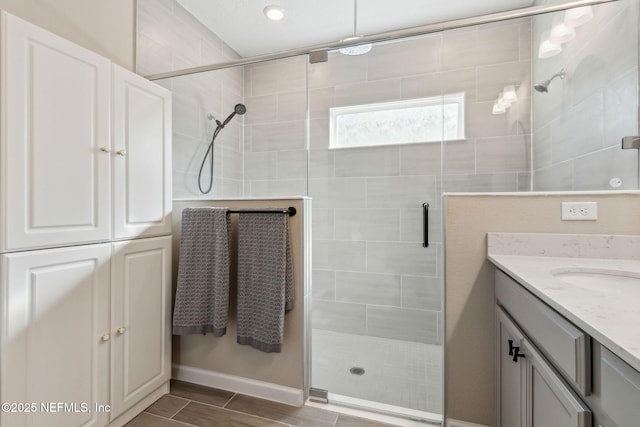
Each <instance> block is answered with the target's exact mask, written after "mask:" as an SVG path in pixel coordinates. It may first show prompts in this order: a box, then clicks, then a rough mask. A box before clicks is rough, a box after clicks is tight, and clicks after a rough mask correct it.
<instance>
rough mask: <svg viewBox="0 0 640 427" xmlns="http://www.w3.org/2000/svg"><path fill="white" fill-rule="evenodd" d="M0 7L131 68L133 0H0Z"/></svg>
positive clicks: (133, 26) (134, 6)
mask: <svg viewBox="0 0 640 427" xmlns="http://www.w3.org/2000/svg"><path fill="white" fill-rule="evenodd" d="M0 9H4V10H6V11H7V12H9V13H11V14H13V15H16V16H19V17H20V18H22V19H25V20H27V21H29V22H31V23H33V24H36V25H38V26H40V27H42V28H44V29H46V30H49V31H51V32H53V33H55V34H57V35H59V36H61V37H64V38H66V39H69V40H71V41H72V42H74V43H77V44H79V45H80V46H83V47H86V48H87V49H90V50H92V51H94V52H97V53H99V54H100V55H103V56H105V57H107V58H109V59H110V60H112V61H113V62H115V63H116V64H118V65H120V66H122V67H124V68H127V69H129V70H132V71H133V70H134V65H135V31H136V30H135V29H136V1H135V0H108V1H104V0H0Z"/></svg>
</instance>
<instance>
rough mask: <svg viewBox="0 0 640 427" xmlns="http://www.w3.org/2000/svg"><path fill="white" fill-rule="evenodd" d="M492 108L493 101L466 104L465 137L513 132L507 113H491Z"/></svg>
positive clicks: (502, 134) (509, 133) (480, 136)
mask: <svg viewBox="0 0 640 427" xmlns="http://www.w3.org/2000/svg"><path fill="white" fill-rule="evenodd" d="M497 95H498V94H496V98H497ZM492 109H493V101H489V102H477V103H471V104H467V111H466V116H465V120H466V122H467V135H466V137H467V138H483V137H490V136H506V135H511V134H513V133H515V130H513V121H512V120H510V118H509V115H508V114H491V111H492Z"/></svg>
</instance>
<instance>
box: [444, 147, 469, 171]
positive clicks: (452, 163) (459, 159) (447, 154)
mask: <svg viewBox="0 0 640 427" xmlns="http://www.w3.org/2000/svg"><path fill="white" fill-rule="evenodd" d="M443 157H444V158H443V162H444V165H443V169H444V170H445V171H446V173H465V172H466V173H474V172H475V171H476V141H475V140H474V139H466V140H464V141H446V142H445V143H444V156H443Z"/></svg>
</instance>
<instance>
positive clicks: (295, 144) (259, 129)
mask: <svg viewBox="0 0 640 427" xmlns="http://www.w3.org/2000/svg"><path fill="white" fill-rule="evenodd" d="M252 133H253V136H252V141H251V148H252V150H253V151H281V150H296V149H305V148H306V142H305V141H306V124H305V122H304V120H298V121H293V122H282V123H279V122H275V123H264V124H257V125H252Z"/></svg>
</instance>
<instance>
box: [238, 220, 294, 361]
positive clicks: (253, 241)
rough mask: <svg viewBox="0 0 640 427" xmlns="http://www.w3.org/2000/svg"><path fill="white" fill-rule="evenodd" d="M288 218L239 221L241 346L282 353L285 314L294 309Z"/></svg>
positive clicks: (239, 340)
mask: <svg viewBox="0 0 640 427" xmlns="http://www.w3.org/2000/svg"><path fill="white" fill-rule="evenodd" d="M288 222H289V219H288V215H286V214H282V213H241V214H240V216H239V218H238V336H237V342H238V344H245V345H250V346H252V347H254V348H257V349H258V350H261V351H264V352H267V353H271V352H275V353H279V352H280V351H281V350H282V341H283V336H284V315H285V312H287V311H289V310H291V309H292V308H293V266H292V264H291V246H290V243H289V231H288V230H289V228H288Z"/></svg>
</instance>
